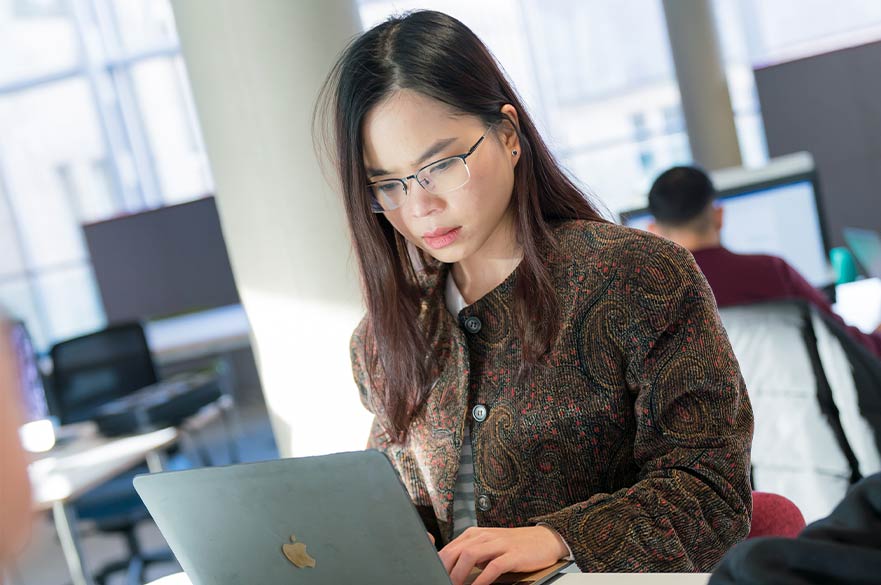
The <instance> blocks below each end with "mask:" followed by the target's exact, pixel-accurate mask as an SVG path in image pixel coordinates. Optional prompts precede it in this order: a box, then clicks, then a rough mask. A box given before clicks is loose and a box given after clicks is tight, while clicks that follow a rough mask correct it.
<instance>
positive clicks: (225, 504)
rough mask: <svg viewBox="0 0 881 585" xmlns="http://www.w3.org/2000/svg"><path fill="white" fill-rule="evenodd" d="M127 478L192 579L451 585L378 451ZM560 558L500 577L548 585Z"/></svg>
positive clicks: (219, 584)
mask: <svg viewBox="0 0 881 585" xmlns="http://www.w3.org/2000/svg"><path fill="white" fill-rule="evenodd" d="M134 485H135V489H136V490H137V492H138V494H139V495H140V496H141V499H143V500H144V503H145V504H146V506H147V509H148V510H149V511H150V514H151V515H152V516H153V519H154V520H155V521H156V525H157V526H158V527H159V530H160V531H161V532H162V534H163V535H164V536H165V539H166V541H167V542H168V544H169V546H170V547H171V550H172V551H173V552H174V554H175V556H176V557H177V559H178V561H179V562H180V564H181V566H182V567H183V569H184V571H186V573H187V575H188V576H189V578H190V580H191V581H192V583H193V585H241V584H242V583H260V584H261V585H301V584H302V585H306V584H308V585H339V584H340V583H353V584H354V583H363V584H365V585H367V584H369V585H374V584H377V585H380V584H381V585H412V584H413V583H420V584H424V585H450V579H449V577H448V575H447V572H446V570H445V569H444V566H443V564H442V563H441V561H440V557H439V556H438V555H437V552H436V551H435V548H434V545H432V544H431V542H430V540H429V538H428V535H427V533H426V531H425V527H424V525H423V524H422V520H421V519H420V518H419V514H418V513H417V512H416V509H415V508H414V507H413V505H412V503H411V501H410V497H409V496H408V495H407V492H406V491H405V489H404V486H403V485H402V484H401V482H400V480H399V479H398V476H397V474H396V473H395V471H394V469H393V468H392V466H391V464H390V463H389V461H388V459H386V457H385V456H384V455H383V454H381V453H379V452H378V451H372V450H371V451H358V452H354V453H337V454H333V455H324V456H320V457H305V458H299V459H281V460H277V461H266V462H260V463H246V464H240V465H231V466H227V467H208V468H201V469H193V470H188V471H175V472H167V473H157V474H150V475H140V476H138V477H136V478H135V480H134ZM566 564H567V563H561V564H560V565H558V566H555V567H553V568H552V569H550V570H548V571H544V572H543V574H542V575H538V574H537V575H533V576H530V577H528V579H529V580H524V579H526V578H527V577H525V576H524V577H523V578H521V577H514V576H506V578H505V579H506V580H504V581H499V582H505V583H532V584H536V585H537V584H539V583H547V582H548V581H549V579H552V578H554V577H555V576H556V573H557V572H558V571H559V570H560V569H562V568H564V567H565V565H566ZM511 577H514V578H511Z"/></svg>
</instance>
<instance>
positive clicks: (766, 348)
mask: <svg viewBox="0 0 881 585" xmlns="http://www.w3.org/2000/svg"><path fill="white" fill-rule="evenodd" d="M720 314H721V316H722V321H723V323H724V325H725V328H726V330H727V332H728V336H729V339H730V340H731V344H732V347H733V348H734V353H735V355H736V356H737V359H738V362H739V363H740V367H741V371H742V373H743V376H744V379H745V381H746V385H747V389H748V391H749V396H750V401H751V402H752V405H753V412H754V415H755V434H754V438H753V449H752V463H753V480H754V484H753V487H754V488H755V489H758V490H762V491H767V492H773V493H776V494H781V495H783V496H785V497H787V498H788V499H790V500H792V501H793V502H794V503H795V505H796V506H797V507H798V508H799V509H800V510H801V512H802V513H803V514H804V517H805V518H807V520H808V521H809V522H810V521H813V520H816V519H819V518H822V517H824V516H826V515H828V514H829V513H830V512H831V511H832V509H833V508H834V507H835V505H836V504H837V503H838V502H839V501H840V500H841V499H842V498H843V497H844V495H845V493H846V492H847V489H848V487H849V486H850V485H851V484H852V483H853V482H855V481H857V480H858V479H859V478H860V477H861V474H863V473H869V472H871V471H873V470H874V469H876V468H878V467H879V466H881V458H879V449H878V448H877V447H875V446H874V433H873V432H867V431H868V430H870V429H869V427H868V426H867V424H866V420H865V419H864V418H863V417H862V415H861V412H860V405H859V401H858V399H857V396H858V390H857V388H856V385H855V384H856V383H855V380H854V378H853V376H852V371H853V370H852V367H851V364H850V361H849V359H848V353H847V351H845V350H844V349H843V348H842V346H841V343H840V342H839V341H838V338H837V337H836V335H835V334H834V333H833V332H832V330H831V325H830V324H829V323H827V321H826V320H825V319H823V318H822V317H821V316H820V315H819V314H818V312H817V311H815V310H814V309H813V308H811V307H810V306H809V305H808V304H807V303H805V302H803V301H781V302H773V303H762V304H757V305H748V306H740V307H730V308H723V309H722V310H720ZM832 324H833V325H836V324H835V323H834V322H832ZM827 372H832V375H829V374H827Z"/></svg>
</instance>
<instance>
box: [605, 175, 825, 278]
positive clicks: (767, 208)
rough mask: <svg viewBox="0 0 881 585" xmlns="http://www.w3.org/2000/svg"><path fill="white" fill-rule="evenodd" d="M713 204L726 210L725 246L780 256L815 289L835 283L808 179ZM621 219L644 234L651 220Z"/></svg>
mask: <svg viewBox="0 0 881 585" xmlns="http://www.w3.org/2000/svg"><path fill="white" fill-rule="evenodd" d="M716 202H717V204H718V205H720V206H721V207H722V208H723V209H724V210H725V211H724V220H723V226H722V245H723V246H725V247H726V248H728V249H729V250H731V251H733V252H739V253H741V254H771V255H774V256H779V257H781V258H783V259H784V260H786V261H787V262H788V263H789V264H791V265H792V266H793V267H794V268H795V269H796V270H798V271H799V272H800V273H801V274H802V276H804V277H805V279H807V280H808V282H810V283H811V284H813V285H814V286H825V285H827V284H829V283H830V282H831V281H832V280H833V279H832V276H831V273H830V269H829V265H828V261H827V259H826V243H825V237H824V234H823V229H822V225H821V220H820V212H819V210H818V208H817V198H816V194H815V192H814V182H813V181H812V180H811V178H810V177H802V178H799V179H795V180H792V181H789V182H780V183H776V184H773V185H770V186H757V187H752V188H751V187H750V186H745V187H743V188H741V189H737V190H729V191H726V192H722V193H720V195H719V197H718V199H717V201H716ZM621 217H622V222H623V223H624V224H625V225H627V226H630V227H635V228H639V229H644V230H647V229H648V226H649V224H650V223H651V222H652V221H653V217H652V215H651V213H649V212H648V211H647V210H636V211H632V212H626V213H624V214H622V216H621Z"/></svg>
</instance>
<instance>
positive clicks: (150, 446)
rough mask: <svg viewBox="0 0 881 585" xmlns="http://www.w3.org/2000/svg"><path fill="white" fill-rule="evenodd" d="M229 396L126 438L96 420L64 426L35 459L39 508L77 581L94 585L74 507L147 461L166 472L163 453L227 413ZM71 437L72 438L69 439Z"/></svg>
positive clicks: (34, 479)
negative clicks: (173, 423)
mask: <svg viewBox="0 0 881 585" xmlns="http://www.w3.org/2000/svg"><path fill="white" fill-rule="evenodd" d="M228 401H229V399H228V398H227V397H221V398H220V399H219V400H217V401H216V402H214V403H212V404H209V405H207V406H205V407H204V408H202V409H201V410H199V412H197V413H195V414H194V415H193V416H191V417H189V418H187V420H185V421H184V422H183V423H182V424H181V426H180V427H177V428H175V427H167V428H164V429H159V430H155V431H151V432H145V433H141V434H138V435H132V436H127V437H104V436H102V435H101V434H99V433H98V429H97V427H96V426H95V424H94V423H91V422H86V423H78V424H75V425H68V426H66V427H62V428H61V429H60V432H59V444H58V445H57V446H56V447H55V448H54V449H53V450H52V451H49V452H48V453H43V454H40V455H38V456H36V457H35V458H33V459H32V461H31V463H30V465H29V466H28V474H29V476H30V480H31V489H32V491H33V506H34V510H35V511H38V512H41V511H47V510H51V511H52V517H53V520H54V523H55V529H56V530H57V532H58V538H59V540H60V541H61V549H62V551H63V553H64V559H65V562H66V564H67V569H68V571H69V572H70V576H71V580H72V582H73V585H93V583H94V580H93V579H92V576H91V575H90V574H89V573H88V572H87V571H86V570H85V567H84V565H83V555H82V549H81V547H80V540H79V532H78V530H77V518H76V512H75V511H74V510H73V508H72V507H71V504H72V503H74V502H75V501H76V500H77V498H79V497H80V496H82V495H83V494H85V493H86V492H88V491H89V490H91V489H93V488H95V487H97V486H99V485H101V484H102V483H104V482H106V481H109V480H110V479H113V478H114V477H116V476H118V475H120V474H122V473H125V472H126V471H129V470H131V469H133V468H135V467H137V466H138V465H140V464H141V462H144V461H146V462H147V467H148V468H149V470H150V472H151V473H155V472H157V471H162V454H163V452H164V451H165V450H167V449H168V448H169V447H171V446H172V445H173V444H175V443H177V442H178V441H182V440H184V439H186V438H187V437H188V435H189V433H192V432H195V431H197V430H199V429H201V428H204V427H205V426H207V425H209V424H211V423H212V422H213V421H215V420H217V419H218V418H220V417H223V416H224V411H225V409H227V408H229V404H228ZM65 437H69V439H68V441H65V440H64V438H65Z"/></svg>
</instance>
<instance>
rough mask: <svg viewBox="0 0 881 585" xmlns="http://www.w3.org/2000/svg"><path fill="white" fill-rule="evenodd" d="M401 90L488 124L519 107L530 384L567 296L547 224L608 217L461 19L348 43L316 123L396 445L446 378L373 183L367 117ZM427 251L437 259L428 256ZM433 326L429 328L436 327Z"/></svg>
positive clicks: (417, 23)
mask: <svg viewBox="0 0 881 585" xmlns="http://www.w3.org/2000/svg"><path fill="white" fill-rule="evenodd" d="M400 89H408V90H412V91H416V92H419V93H421V94H423V95H426V96H428V97H431V98H434V99H436V100H438V101H440V102H443V103H444V104H447V105H448V106H451V107H452V108H453V109H454V110H456V111H458V112H461V113H463V114H468V115H473V116H477V117H478V118H480V119H482V120H483V122H485V123H486V124H487V126H489V125H491V124H497V123H501V122H506V123H507V122H512V121H511V120H509V119H508V118H506V117H505V116H504V115H503V114H502V113H501V108H502V106H504V105H505V104H511V105H512V106H514V108H515V109H516V110H517V112H518V114H519V116H518V118H519V130H518V134H519V138H520V146H521V152H522V153H521V158H520V160H519V161H518V163H517V165H516V167H515V171H514V190H513V194H512V199H511V206H512V207H513V211H514V217H515V229H516V233H517V237H518V243H519V244H520V246H521V247H522V251H523V259H522V261H521V263H520V265H519V266H518V268H517V278H516V281H515V282H516V284H515V290H514V298H515V301H514V305H513V307H512V310H513V321H514V323H515V327H516V331H517V334H518V338H519V340H520V345H521V347H522V355H523V365H522V367H521V369H520V379H521V380H523V379H525V378H526V377H528V376H529V373H530V372H531V369H532V368H533V367H534V366H535V365H537V363H538V361H539V359H540V358H541V357H542V355H544V354H545V353H546V352H547V351H548V350H549V348H550V344H551V343H552V342H553V340H554V338H555V336H556V334H557V332H558V330H559V326H560V323H559V321H560V315H559V302H558V299H557V296H556V293H555V291H554V285H553V282H551V278H550V274H549V271H548V268H547V266H546V265H545V263H544V261H543V254H542V252H541V251H540V247H541V246H551V247H553V246H554V245H555V244H554V242H553V237H552V232H551V226H550V223H551V222H554V221H556V220H563V219H586V220H592V221H605V220H604V219H603V218H602V216H601V214H600V213H599V212H598V211H597V209H596V208H595V207H594V206H593V205H592V204H591V203H590V202H589V201H588V199H587V197H586V196H585V194H584V193H582V192H581V191H580V190H579V189H578V187H576V186H575V184H574V183H573V182H572V181H571V180H570V179H569V178H568V177H567V175H566V173H565V172H564V171H563V169H562V168H561V167H560V165H559V163H558V162H557V161H556V160H555V159H554V157H553V155H552V154H551V153H550V151H549V150H548V147H547V145H545V143H544V141H543V140H542V139H541V136H539V133H538V131H537V130H536V127H535V125H534V124H533V122H532V120H531V119H530V117H529V115H528V114H527V113H526V109H525V108H524V107H523V104H522V102H521V100H520V98H519V97H518V95H517V93H516V92H515V91H514V89H513V87H512V86H511V84H510V83H509V82H508V80H507V79H506V78H505V75H504V73H502V70H501V68H500V67H499V65H498V64H497V63H496V61H495V59H494V58H493V56H492V54H491V53H490V52H489V50H488V49H487V48H486V46H485V45H484V44H483V43H482V42H481V41H480V39H478V38H477V36H476V35H475V34H474V33H473V32H472V31H471V30H470V29H469V28H468V27H466V26H465V25H464V24H462V23H461V22H459V21H458V20H456V19H454V18H452V17H450V16H447V15H446V14H442V13H440V12H433V11H418V12H411V13H409V14H406V15H403V16H397V17H393V18H390V19H389V20H387V21H385V22H383V23H382V24H380V25H378V26H376V27H374V28H372V29H370V30H369V31H367V32H366V33H364V34H363V35H361V36H360V37H358V38H356V39H355V40H354V41H353V42H352V43H351V44H350V45H349V46H348V47H347V48H346V49H345V51H344V52H343V54H342V56H341V57H340V59H339V60H338V61H337V63H336V65H335V66H334V68H333V69H332V71H331V73H330V75H329V77H328V79H327V81H326V82H325V85H324V87H323V89H322V93H321V96H320V98H319V109H318V110H317V111H316V118H315V124H316V126H315V128H316V131H320V129H321V128H330V130H329V131H330V133H331V134H330V136H329V138H330V140H329V142H330V144H331V157H332V159H333V161H334V166H335V167H336V171H337V173H338V178H339V181H340V187H341V189H342V193H343V199H344V204H345V209H346V214H347V216H348V220H349V227H350V229H351V232H352V233H351V235H352V241H353V245H354V249H355V253H356V255H357V258H358V263H359V267H360V270H361V280H362V287H363V294H364V301H365V304H366V306H367V324H368V330H367V334H368V335H369V336H370V337H372V341H373V342H374V343H375V348H376V354H375V355H376V356H377V358H378V359H374V360H370V362H369V363H368V364H366V367H367V372H368V376H369V378H370V380H371V381H373V382H374V383H373V384H372V386H373V389H372V390H373V392H374V393H375V395H374V396H373V402H374V404H375V405H376V406H378V409H377V414H380V415H381V416H380V419H381V421H382V423H383V425H384V427H385V428H386V430H387V431H388V432H389V434H390V435H391V437H392V438H393V440H396V441H404V440H405V439H406V436H407V430H408V428H409V426H410V422H411V421H412V419H413V417H414V415H415V414H416V413H417V411H418V410H419V409H420V407H421V406H422V405H423V403H424V402H425V399H426V397H427V396H428V394H429V392H430V390H431V387H432V384H433V382H434V379H435V377H436V376H437V368H436V364H435V362H434V358H433V355H432V351H431V341H430V340H431V337H432V334H433V333H434V331H432V330H426V326H425V325H424V323H425V321H422V323H423V325H422V326H420V325H419V323H420V321H419V319H418V317H419V315H420V301H421V300H422V299H421V295H422V293H421V289H420V287H419V283H418V281H417V277H416V270H415V268H414V266H413V263H412V260H411V257H410V255H409V254H408V251H407V245H406V242H405V240H404V238H403V237H402V236H401V235H400V234H398V233H397V231H396V230H395V229H394V228H393V227H392V225H391V224H390V223H389V222H388V221H386V219H385V218H384V217H382V216H380V215H377V214H374V213H373V212H372V211H371V205H370V195H369V193H368V190H367V188H366V185H367V182H368V179H367V174H366V171H365V169H364V163H363V151H362V125H363V122H364V118H365V116H366V115H367V113H368V112H369V111H370V110H371V108H373V107H374V106H375V105H376V104H377V103H379V102H380V101H381V100H382V99H383V98H385V97H386V96H388V95H389V94H390V93H392V92H394V91H396V90H400ZM515 128H516V125H515ZM422 256H423V260H425V261H426V263H427V264H428V265H429V266H430V265H431V264H432V261H431V259H429V258H427V257H425V255H422ZM435 264H436V263H435ZM536 316H540V317H541V318H539V319H536ZM428 323H429V325H428V326H427V328H429V329H431V328H433V327H436V323H434V322H432V321H428ZM377 401H378V402H377Z"/></svg>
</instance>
